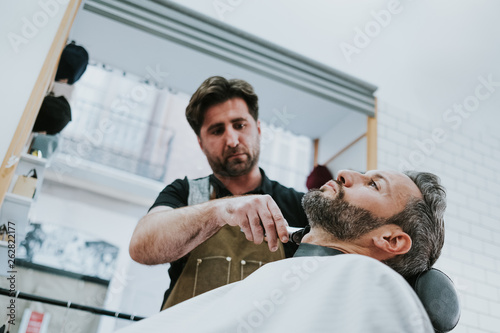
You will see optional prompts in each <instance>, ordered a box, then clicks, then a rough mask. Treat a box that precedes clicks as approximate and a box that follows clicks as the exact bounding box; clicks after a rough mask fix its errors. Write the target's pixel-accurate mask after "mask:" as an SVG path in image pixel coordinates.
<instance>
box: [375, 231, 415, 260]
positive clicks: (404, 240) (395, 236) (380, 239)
mask: <svg viewBox="0 0 500 333" xmlns="http://www.w3.org/2000/svg"><path fill="white" fill-rule="evenodd" d="M378 231H379V232H377V233H376V234H375V235H374V236H373V237H372V239H373V244H374V245H375V246H376V247H377V248H378V249H379V250H381V251H383V252H386V253H387V254H388V255H389V256H390V257H392V256H395V255H398V254H405V253H407V252H408V251H410V249H411V238H410V236H409V235H408V234H407V233H406V232H404V231H403V229H401V227H400V226H397V225H395V224H386V225H384V226H382V227H380V228H379V230H378Z"/></svg>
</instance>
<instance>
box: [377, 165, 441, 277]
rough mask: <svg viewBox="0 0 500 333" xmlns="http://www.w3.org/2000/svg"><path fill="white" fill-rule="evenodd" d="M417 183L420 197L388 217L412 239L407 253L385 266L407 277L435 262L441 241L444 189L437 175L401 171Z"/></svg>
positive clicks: (390, 221) (387, 262)
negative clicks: (399, 211)
mask: <svg viewBox="0 0 500 333" xmlns="http://www.w3.org/2000/svg"><path fill="white" fill-rule="evenodd" d="M404 174H406V175H407V176H408V177H410V179H411V180H413V182H414V183H415V184H416V185H417V187H418V188H419V189H420V192H421V193H422V196H423V198H422V199H420V198H413V199H411V200H410V202H409V203H408V204H407V205H406V208H405V209H404V210H403V211H402V212H401V213H399V214H396V215H395V216H393V217H391V218H389V219H388V221H387V223H389V224H396V225H398V226H400V227H401V228H402V229H403V231H404V232H406V233H407V234H408V235H409V236H410V237H411V240H412V246H411V249H410V251H409V252H408V253H406V254H403V255H399V256H396V257H394V258H391V259H389V260H385V261H384V263H386V264H387V265H388V266H390V267H392V268H393V269H394V270H395V271H396V272H398V273H400V274H401V275H403V276H404V277H406V278H408V277H410V276H412V275H415V274H418V273H420V272H423V271H426V270H428V269H430V268H431V267H432V265H434V263H435V262H436V260H437V259H438V258H439V256H440V254H441V249H442V248H443V244H444V218H443V215H444V211H445V209H446V191H445V189H444V187H443V186H441V182H440V179H439V177H438V176H436V175H434V174H432V173H427V172H417V171H406V172H404Z"/></svg>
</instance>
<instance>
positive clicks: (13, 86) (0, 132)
mask: <svg viewBox="0 0 500 333" xmlns="http://www.w3.org/2000/svg"><path fill="white" fill-rule="evenodd" d="M49 3H50V4H49ZM67 7H68V1H60V2H59V1H55V0H54V1H49V0H40V1H2V3H1V5H0V22H2V24H1V26H0V35H1V36H3V38H2V39H1V41H0V49H1V50H2V53H1V54H0V73H2V80H0V91H2V92H3V93H2V107H1V110H0V114H1V119H2V121H0V158H1V160H2V161H3V159H4V156H5V154H6V153H7V150H8V148H9V145H10V143H11V141H12V138H13V137H14V132H15V131H16V129H17V126H18V124H19V120H20V119H21V116H22V114H23V112H24V109H25V107H26V104H27V102H28V99H29V96H30V94H31V92H32V90H33V87H34V86H35V82H36V80H37V78H38V75H39V74H40V71H41V70H42V65H43V62H44V61H45V58H46V57H47V54H48V52H49V49H50V46H51V45H52V41H53V39H54V37H55V35H56V32H57V29H58V28H59V25H60V23H61V19H62V17H63V15H64V12H65V10H66V8H67ZM14 144H15V145H21V146H22V145H24V144H25V142H16V143H14Z"/></svg>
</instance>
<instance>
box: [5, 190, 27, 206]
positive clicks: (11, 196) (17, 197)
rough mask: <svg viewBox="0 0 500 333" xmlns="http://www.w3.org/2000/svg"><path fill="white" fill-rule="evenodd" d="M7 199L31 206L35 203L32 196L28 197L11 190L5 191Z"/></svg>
mask: <svg viewBox="0 0 500 333" xmlns="http://www.w3.org/2000/svg"><path fill="white" fill-rule="evenodd" d="M5 201H10V202H12V203H18V204H21V205H26V206H29V205H31V204H32V203H33V199H32V198H28V197H25V196H22V195H19V194H14V193H11V192H7V193H5Z"/></svg>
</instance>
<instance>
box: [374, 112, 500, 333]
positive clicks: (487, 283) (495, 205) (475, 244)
mask: <svg viewBox="0 0 500 333" xmlns="http://www.w3.org/2000/svg"><path fill="white" fill-rule="evenodd" d="M378 113H379V115H378V136H379V137H378V140H379V146H378V168H379V169H400V170H401V169H402V166H403V165H408V162H410V163H411V164H412V165H413V167H414V169H416V170H421V171H429V172H433V173H435V174H437V175H438V176H440V177H441V180H442V182H443V185H444V186H445V187H446V188H447V193H448V208H447V212H446V216H445V223H446V240H445V246H444V249H443V254H442V255H441V258H440V259H439V260H438V262H437V263H436V267H437V268H440V269H441V270H443V271H444V272H445V273H447V274H448V275H449V276H450V277H451V278H452V280H453V281H454V282H455V286H456V288H457V290H458V293H459V296H460V300H461V304H462V316H461V320H460V322H459V324H458V326H457V327H456V328H455V329H454V330H453V332H454V333H462V332H463V333H479V332H482V333H497V332H500V135H499V134H498V133H493V131H488V130H487V129H486V128H487V127H488V126H487V124H485V126H483V127H482V128H481V129H479V130H475V131H474V130H473V131H465V130H464V129H463V128H460V127H459V128H457V129H452V128H451V127H449V126H447V125H446V124H439V123H438V124H433V123H431V122H430V121H429V120H428V119H425V118H423V117H419V116H418V115H414V114H410V113H409V112H405V110H401V109H398V108H397V107H394V106H391V105H388V104H385V103H383V102H381V103H379V110H378ZM435 128H441V129H443V130H444V132H445V135H446V138H445V139H444V140H443V141H442V142H440V143H436V142H432V143H431V141H432V131H433V130H434V129H435ZM424 144H427V145H424ZM403 161H406V163H403Z"/></svg>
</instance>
